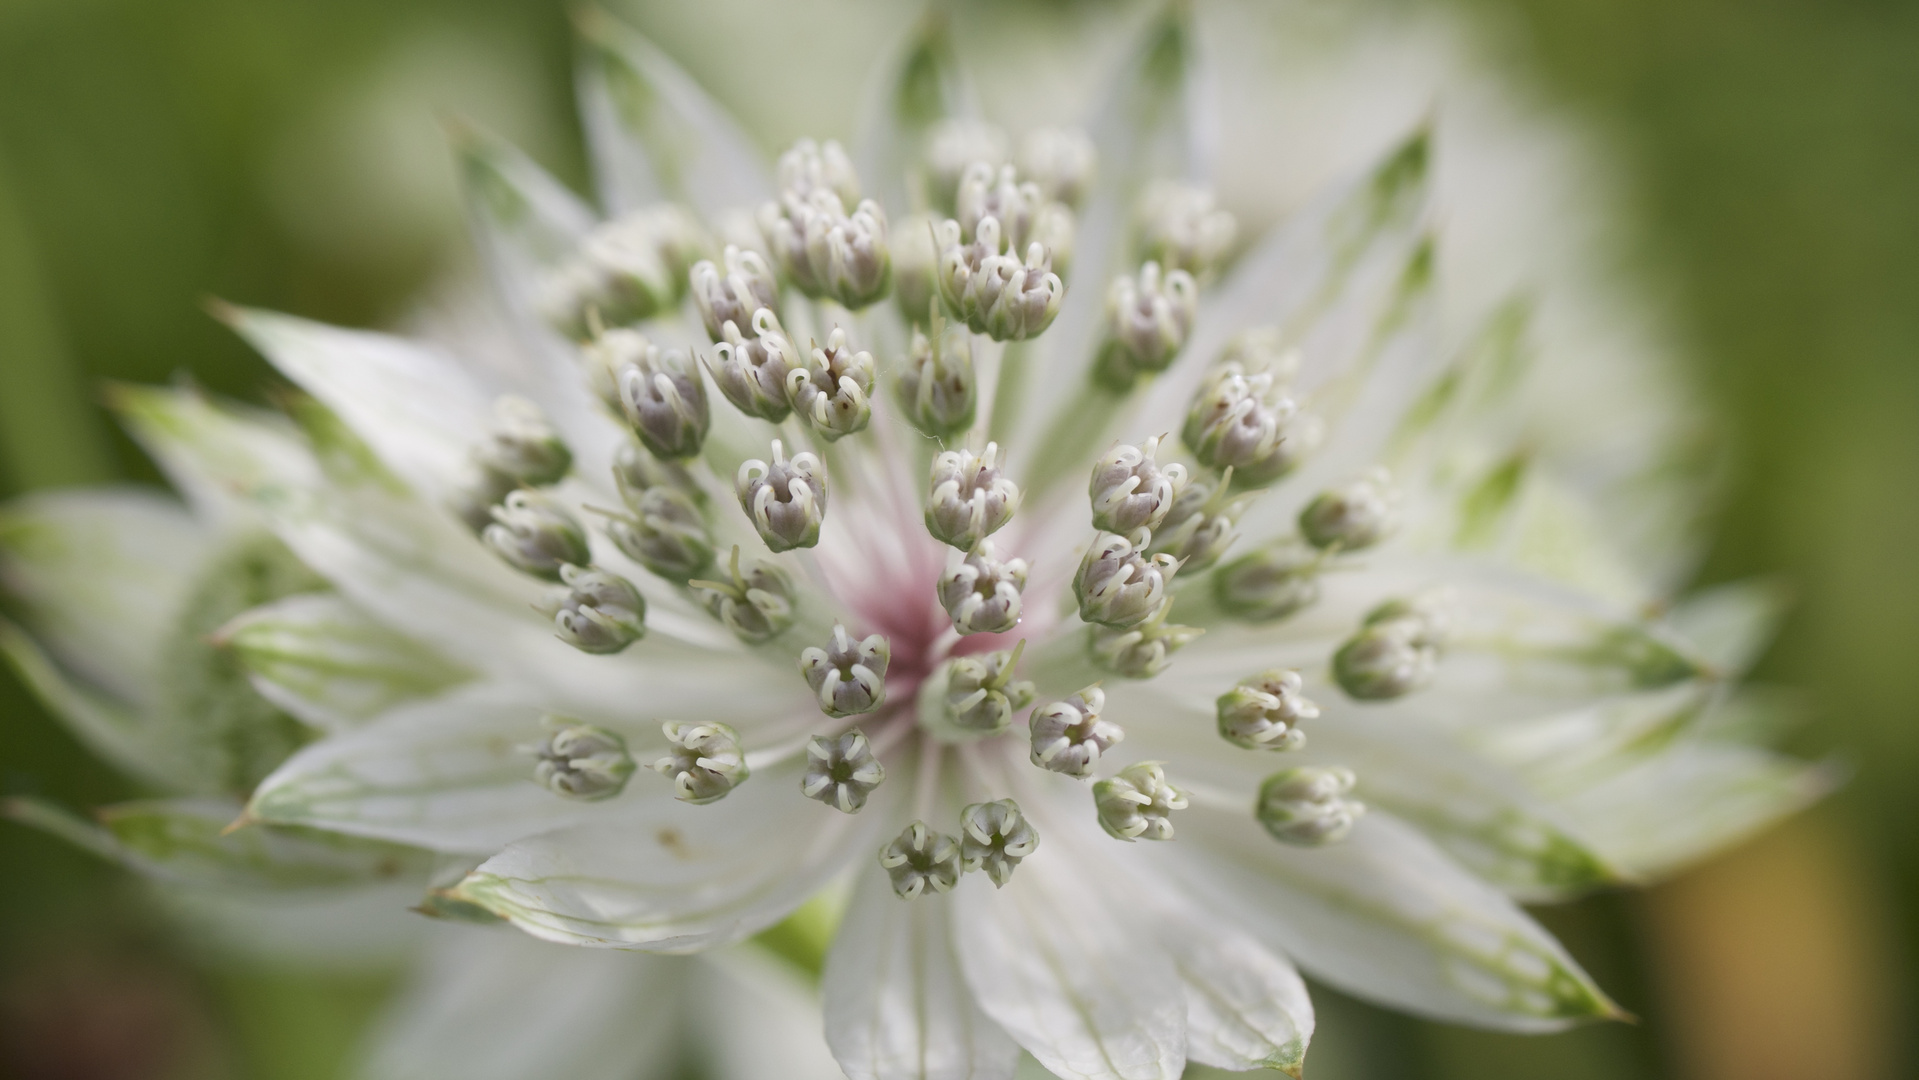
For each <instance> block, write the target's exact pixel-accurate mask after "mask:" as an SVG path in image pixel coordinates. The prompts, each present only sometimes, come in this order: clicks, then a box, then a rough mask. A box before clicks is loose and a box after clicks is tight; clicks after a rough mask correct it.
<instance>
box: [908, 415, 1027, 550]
mask: <svg viewBox="0 0 1919 1080" xmlns="http://www.w3.org/2000/svg"><path fill="white" fill-rule="evenodd" d="M931 486H932V490H931V493H930V494H928V495H927V497H926V531H927V532H930V533H932V534H933V538H934V539H935V540H938V541H940V542H941V543H943V544H950V545H952V546H953V547H956V548H959V549H960V550H961V551H971V550H972V549H973V547H974V546H975V545H977V544H978V543H979V542H980V541H981V540H983V539H985V538H986V537H988V536H991V535H992V534H993V533H995V532H998V531H999V530H1000V528H1001V527H1003V526H1004V525H1005V524H1006V523H1007V522H1009V521H1011V520H1013V513H1014V511H1016V510H1018V509H1019V504H1020V499H1021V498H1022V497H1023V496H1022V495H1021V493H1020V489H1019V485H1018V484H1015V483H1014V482H1013V480H1012V478H1011V477H1009V476H1007V475H1005V473H1003V472H1002V471H1001V469H1000V464H999V444H998V443H990V442H989V443H987V444H986V452H985V453H982V454H979V455H977V456H975V455H974V453H973V452H972V451H971V450H948V451H945V452H944V453H942V454H940V455H939V456H938V457H936V458H934V459H933V475H932V484H931Z"/></svg>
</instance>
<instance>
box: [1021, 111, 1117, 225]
mask: <svg viewBox="0 0 1919 1080" xmlns="http://www.w3.org/2000/svg"><path fill="white" fill-rule="evenodd" d="M1098 158H1099V154H1098V151H1096V150H1095V149H1094V148H1093V140H1092V139H1091V138H1090V137H1088V136H1087V134H1086V133H1085V132H1084V131H1081V130H1079V129H1078V128H1035V129H1034V130H1032V131H1029V132H1027V133H1026V138H1025V139H1023V140H1021V141H1020V150H1019V171H1020V175H1022V176H1024V177H1026V178H1027V179H1029V180H1031V181H1032V182H1033V183H1035V184H1038V185H1039V189H1040V192H1041V193H1042V194H1043V195H1045V196H1046V198H1047V199H1048V200H1049V201H1052V202H1058V203H1064V204H1065V205H1067V206H1069V207H1073V208H1075V209H1077V208H1078V206H1079V204H1080V203H1081V201H1083V200H1084V199H1085V198H1086V193H1087V192H1088V191H1089V190H1091V188H1092V186H1093V174H1094V171H1095V166H1096V165H1097V163H1098Z"/></svg>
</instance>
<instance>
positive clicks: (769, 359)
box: [707, 307, 802, 424]
mask: <svg viewBox="0 0 1919 1080" xmlns="http://www.w3.org/2000/svg"><path fill="white" fill-rule="evenodd" d="M747 325H750V326H751V327H752V329H753V333H754V337H753V340H751V341H748V340H747V339H746V336H745V335H744V334H742V333H741V332H740V327H742V326H747ZM718 336H719V338H720V339H721V340H720V342H719V344H717V345H715V346H713V359H712V361H711V362H710V363H708V364H707V370H708V371H709V372H711V373H712V375H713V382H714V385H716V386H718V387H719V388H720V393H722V394H724V395H726V400H728V401H730V402H732V403H733V407H734V408H736V409H738V410H740V411H741V412H743V413H745V414H746V415H748V416H757V417H759V418H760V419H762V420H765V421H768V422H770V423H774V424H777V423H779V422H780V421H782V420H784V419H786V416H787V414H788V413H789V412H791V411H792V405H791V403H790V402H789V400H788V398H787V391H786V383H787V379H788V377H789V376H791V375H792V374H793V373H794V371H796V370H797V369H799V367H800V366H801V363H802V361H801V359H800V351H799V349H798V347H796V346H795V345H794V344H793V342H792V340H791V339H790V338H788V337H787V336H786V331H785V330H784V329H782V328H781V327H780V320H779V318H778V317H777V316H775V315H774V314H773V311H772V309H770V308H764V307H763V308H759V309H757V310H755V311H754V312H753V317H752V322H751V323H750V324H748V323H735V322H734V321H733V320H732V319H730V318H729V319H727V320H726V321H725V322H724V323H722V324H721V325H720V331H719V335H718Z"/></svg>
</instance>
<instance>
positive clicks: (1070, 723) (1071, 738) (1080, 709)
mask: <svg viewBox="0 0 1919 1080" xmlns="http://www.w3.org/2000/svg"><path fill="white" fill-rule="evenodd" d="M1105 707H1106V692H1105V691H1104V690H1101V689H1100V688H1099V685H1098V684H1097V683H1096V684H1094V685H1092V686H1089V687H1086V688H1085V689H1083V690H1080V691H1079V692H1078V693H1075V694H1074V695H1073V696H1072V697H1070V698H1064V699H1061V700H1059V701H1054V702H1050V703H1048V704H1045V705H1041V706H1040V707H1039V708H1037V709H1034V710H1033V715H1032V716H1031V717H1029V718H1028V719H1027V726H1028V729H1029V730H1030V731H1031V733H1032V736H1033V752H1032V762H1033V764H1035V765H1038V766H1039V767H1040V768H1042V769H1050V770H1052V771H1053V772H1056V773H1064V774H1066V775H1067V776H1071V777H1076V778H1079V779H1085V778H1086V777H1088V776H1091V775H1092V772H1093V767H1094V766H1096V765H1098V764H1099V758H1100V755H1101V754H1104V753H1105V752H1106V751H1108V750H1110V749H1112V748H1113V745H1114V744H1115V743H1118V742H1119V741H1120V740H1122V739H1124V738H1126V732H1124V731H1122V730H1120V726H1119V725H1118V724H1114V723H1109V722H1107V721H1105V720H1102V719H1100V716H1099V713H1100V710H1101V709H1103V708H1105Z"/></svg>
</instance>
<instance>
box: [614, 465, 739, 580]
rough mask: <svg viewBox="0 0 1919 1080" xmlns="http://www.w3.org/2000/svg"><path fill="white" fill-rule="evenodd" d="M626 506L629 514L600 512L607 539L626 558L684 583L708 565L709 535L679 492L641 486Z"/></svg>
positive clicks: (697, 512)
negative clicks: (636, 494)
mask: <svg viewBox="0 0 1919 1080" xmlns="http://www.w3.org/2000/svg"><path fill="white" fill-rule="evenodd" d="M628 506H629V507H630V508H631V509H632V511H633V513H632V515H631V516H628V515H625V514H614V513H606V514H605V517H606V519H607V520H606V535H607V538H608V539H610V540H612V541H613V546H615V547H617V548H619V549H620V551H621V552H622V553H624V554H625V555H626V557H627V558H629V559H632V560H633V561H634V562H637V563H639V564H640V565H641V566H644V567H646V568H647V569H648V570H651V571H653V572H654V573H655V574H658V575H659V576H661V577H663V578H665V579H666V580H668V581H672V582H684V581H686V580H687V579H688V578H691V577H694V576H696V575H698V574H699V573H700V572H701V571H704V570H705V569H706V568H707V567H708V566H711V565H712V563H713V536H712V534H711V533H709V532H707V530H706V519H705V518H704V517H702V516H701V515H700V509H699V507H697V506H695V505H694V504H693V500H692V499H690V498H688V497H687V495H686V493H685V492H683V491H680V490H679V489H678V488H670V487H652V488H647V489H646V490H645V491H643V492H640V493H639V496H638V498H636V499H633V500H632V501H630V502H629V503H628ZM602 513H604V512H602Z"/></svg>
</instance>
